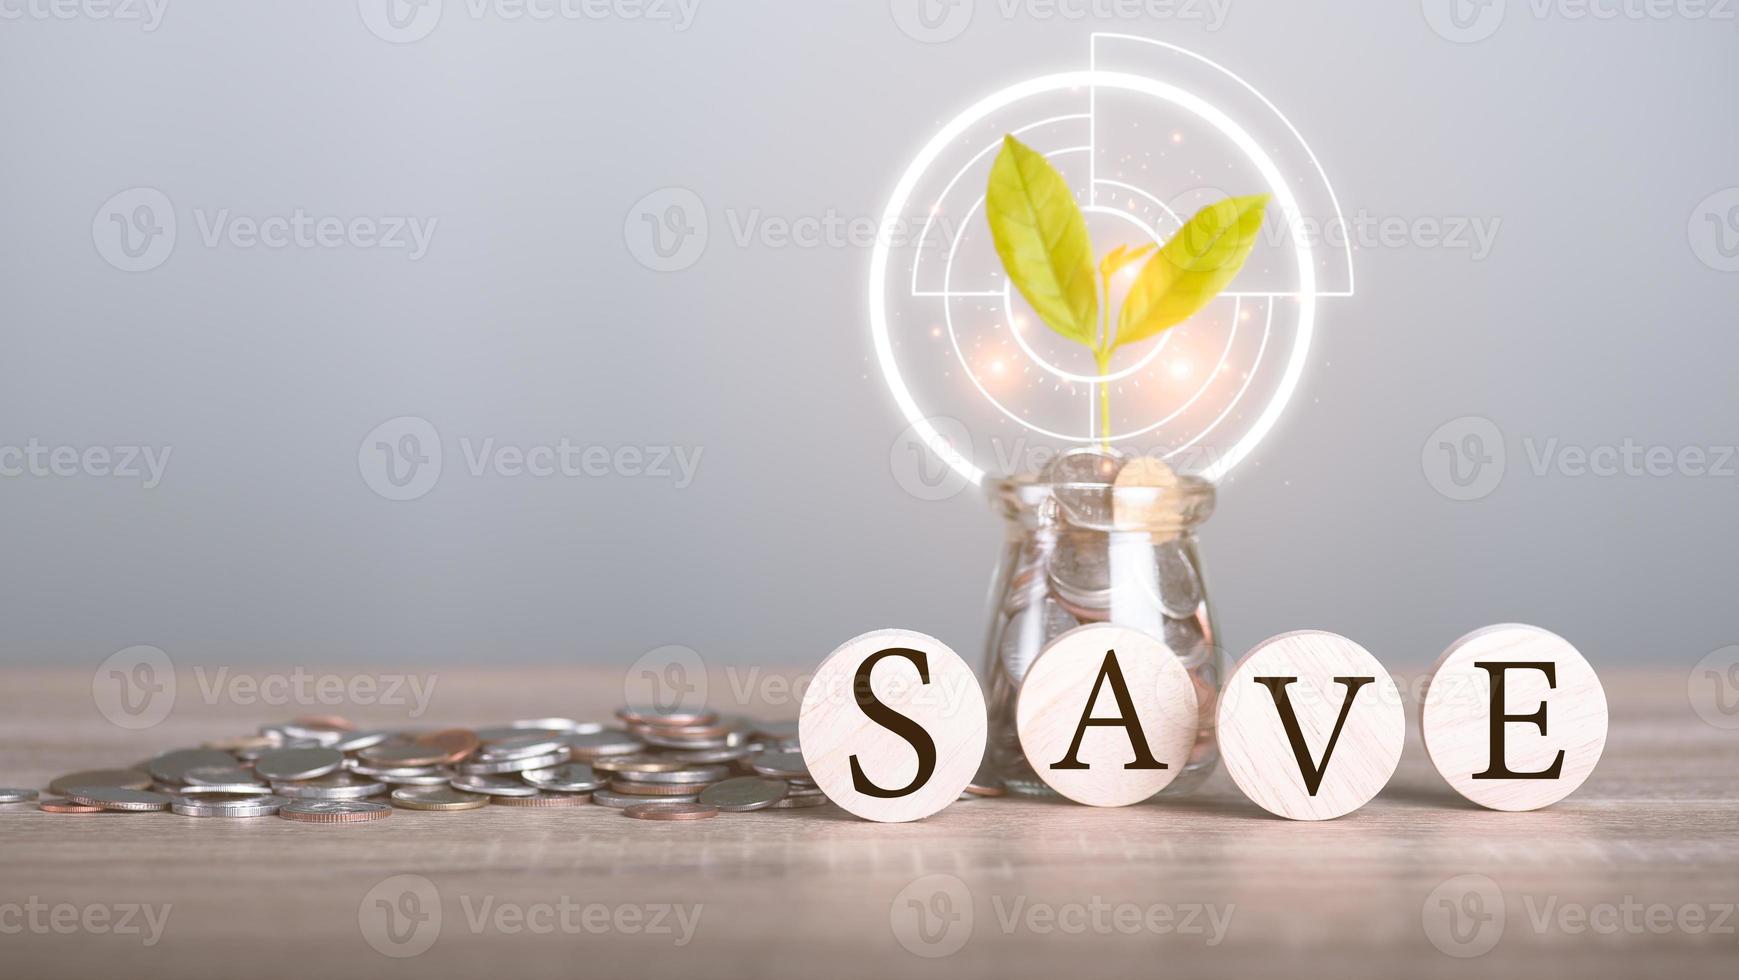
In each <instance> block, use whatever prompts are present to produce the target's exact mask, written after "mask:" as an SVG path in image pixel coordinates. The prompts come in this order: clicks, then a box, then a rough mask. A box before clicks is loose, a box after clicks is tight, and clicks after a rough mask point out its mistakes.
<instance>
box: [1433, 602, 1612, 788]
mask: <svg viewBox="0 0 1739 980" xmlns="http://www.w3.org/2000/svg"><path fill="white" fill-rule="evenodd" d="M1481 664H1485V665H1487V666H1485V667H1483V668H1482V667H1481V666H1480V665H1481ZM1501 664H1513V665H1515V666H1514V667H1510V668H1504V667H1500V666H1496V665H1501ZM1542 664H1543V665H1545V669H1541V668H1540V667H1538V666H1534V665H1542ZM1546 670H1550V671H1551V672H1552V673H1551V674H1550V675H1548V674H1547V672H1546ZM1498 677H1501V684H1502V685H1503V698H1502V701H1501V703H1494V702H1495V701H1496V699H1494V698H1493V696H1492V688H1493V684H1494V683H1500V681H1494V678H1498ZM1500 711H1501V712H1502V713H1503V714H1504V715H1505V716H1507V717H1509V718H1511V719H1513V720H1511V721H1508V722H1505V723H1504V724H1503V728H1502V731H1503V744H1502V746H1501V751H1499V750H1498V749H1499V747H1494V746H1493V744H1492V743H1493V735H1492V722H1493V717H1492V716H1493V715H1494V714H1495V713H1497V712H1500ZM1606 729H1607V707H1606V692H1605V690H1604V689H1603V688H1602V686H1601V684H1600V678H1599V677H1598V676H1597V675H1596V674H1595V672H1594V668H1593V667H1592V666H1590V665H1589V663H1588V661H1587V660H1586V659H1585V658H1584V657H1583V656H1582V654H1581V653H1580V652H1578V651H1577V650H1576V648H1575V647H1573V646H1571V645H1570V643H1569V641H1567V640H1565V639H1564V638H1563V637H1561V636H1558V635H1557V634H1555V633H1550V632H1547V631H1546V630H1543V629H1540V628H1538V627H1535V626H1521V625H1514V624H1505V625H1499V626H1488V627H1486V628H1484V629H1479V630H1475V631H1473V632H1472V633H1469V634H1467V635H1466V636H1464V637H1462V638H1461V639H1459V640H1456V641H1455V642H1454V643H1453V644H1451V645H1450V647H1449V649H1448V650H1445V651H1444V653H1443V656H1442V657H1440V658H1438V661H1437V664H1436V666H1435V668H1434V669H1433V670H1432V672H1431V679H1430V688H1429V690H1428V691H1427V693H1426V696H1425V704H1424V706H1423V707H1422V709H1421V711H1420V721H1419V730H1420V736H1421V738H1423V739H1424V742H1425V749H1426V752H1427V753H1428V754H1429V755H1430V756H1431V761H1432V763H1433V764H1434V765H1436V767H1437V771H1438V772H1439V773H1440V774H1441V775H1442V776H1443V778H1444V780H1445V781H1446V782H1448V783H1449V785H1450V786H1452V787H1454V789H1455V791H1456V792H1458V793H1460V794H1461V795H1463V796H1465V797H1467V798H1468V799H1469V800H1472V801H1473V802H1475V803H1478V804H1479V805H1480V806H1486V807H1491V808H1492V809H1494V810H1537V809H1539V808H1541V807H1547V806H1551V805H1552V804H1554V803H1556V802H1558V801H1559V800H1561V799H1563V798H1564V797H1566V796H1569V795H1570V794H1571V793H1574V792H1575V791H1576V788H1577V787H1579V786H1581V785H1582V782H1583V780H1585V779H1587V778H1588V775H1589V773H1592V772H1593V771H1594V767H1595V765H1597V764H1598V763H1599V762H1600V754H1601V752H1602V751H1604V750H1605V748H1606ZM1503 772H1508V773H1513V774H1515V776H1516V777H1518V778H1493V776H1494V774H1497V773H1503ZM1529 773H1545V774H1549V775H1542V776H1538V777H1529V776H1527V775H1526V774H1529Z"/></svg>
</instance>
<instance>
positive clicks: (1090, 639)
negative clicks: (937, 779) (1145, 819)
mask: <svg viewBox="0 0 1739 980" xmlns="http://www.w3.org/2000/svg"><path fill="white" fill-rule="evenodd" d="M1199 724H1200V723H1199V720H1198V717H1197V715H1196V689H1195V684H1194V683H1192V682H1191V681H1190V675H1189V672H1188V671H1186V670H1184V667H1183V664H1182V663H1180V662H1179V661H1178V658H1177V655H1176V654H1174V653H1172V652H1171V650H1170V649H1169V648H1168V647H1167V646H1166V645H1165V644H1164V643H1161V642H1160V641H1159V640H1156V639H1154V638H1153V637H1152V636H1150V635H1148V634H1146V633H1142V632H1139V631H1137V630H1132V629H1129V628H1127V627H1123V626H1113V625H1110V624H1108V623H1096V624H1093V625H1090V626H1080V627H1077V628H1075V629H1072V630H1070V631H1068V632H1067V633H1064V634H1063V635H1062V636H1059V637H1057V638H1056V639H1054V640H1052V641H1051V642H1050V643H1049V645H1047V646H1046V647H1045V649H1044V650H1043V651H1042V652H1041V653H1040V654H1039V655H1038V657H1037V658H1036V659H1034V660H1033V662H1032V666H1031V667H1029V668H1027V675H1026V678H1025V679H1024V680H1023V681H1022V682H1021V689H1020V700H1019V702H1018V703H1016V705H1015V727H1016V729H1017V731H1018V732H1019V734H1020V747H1021V751H1022V752H1024V753H1026V758H1027V762H1028V763H1029V764H1031V765H1032V767H1033V771H1034V772H1036V773H1038V775H1039V778H1040V779H1043V780H1044V781H1045V784H1046V785H1047V786H1049V787H1050V788H1052V789H1054V790H1056V791H1057V792H1058V793H1061V794H1062V795H1064V796H1066V797H1068V798H1069V799H1071V800H1074V801H1075V802H1077V803H1086V804H1089V805H1091V806H1128V805H1129V804H1131V803H1139V802H1141V801H1142V800H1145V799H1147V798H1148V797H1150V796H1152V795H1153V794H1155V793H1157V792H1159V791H1160V790H1162V789H1164V788H1165V787H1166V786H1167V785H1169V784H1170V783H1171V781H1172V780H1173V779H1176V778H1177V775H1178V772H1179V771H1180V770H1182V768H1183V766H1184V763H1186V762H1188V761H1189V757H1190V750H1191V749H1192V748H1193V747H1194V746H1195V742H1196V731H1197V728H1198V727H1199Z"/></svg>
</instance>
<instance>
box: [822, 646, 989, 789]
mask: <svg viewBox="0 0 1739 980" xmlns="http://www.w3.org/2000/svg"><path fill="white" fill-rule="evenodd" d="M987 728H988V720H987V718H986V715H985V709H984V691H983V690H982V689H981V688H980V687H979V686H978V678H976V677H974V676H973V674H972V668H971V667H968V666H966V662H965V661H964V660H961V659H960V657H959V656H958V655H957V654H955V652H954V651H953V650H950V649H949V648H948V646H947V644H945V643H943V642H942V641H941V640H938V639H936V638H935V637H931V636H925V635H924V634H923V633H915V632H912V631H911V630H876V631H875V632H871V633H865V634H863V635H862V636H859V637H856V638H855V639H852V640H848V641H847V642H846V643H845V644H844V645H842V646H841V647H840V648H839V649H837V650H835V651H833V653H831V654H829V655H828V657H827V659H826V660H825V661H823V662H822V664H821V667H820V668H818V669H817V670H816V672H815V677H814V679H813V680H812V681H811V682H810V684H809V690H807V691H806V692H804V695H803V709H802V714H801V715H799V716H798V722H797V738H798V741H799V742H800V743H801V745H802V749H803V761H804V763H806V764H807V765H808V767H809V774H810V776H811V777H813V778H814V780H815V784H816V785H817V786H819V787H821V791H822V792H823V793H825V794H827V798H828V799H829V800H832V801H833V802H834V803H837V804H839V805H840V806H841V807H842V808H844V809H845V810H846V811H847V812H849V813H852V814H854V815H856V816H859V817H862V818H864V819H865V820H877V821H882V822H885V823H896V822H901V821H906V820H918V819H922V818H924V817H927V816H930V815H931V814H933V813H936V812H937V811H939V810H941V809H942V808H943V807H946V806H947V805H948V804H950V803H952V802H954V801H955V800H957V799H959V798H960V794H961V793H962V792H963V791H964V790H965V789H966V785H967V784H968V783H969V782H971V781H972V777H973V776H974V775H975V774H977V772H978V767H979V765H980V764H981V763H982V762H983V761H984V743H985V738H986V731H987Z"/></svg>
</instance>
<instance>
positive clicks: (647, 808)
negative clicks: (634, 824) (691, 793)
mask: <svg viewBox="0 0 1739 980" xmlns="http://www.w3.org/2000/svg"><path fill="white" fill-rule="evenodd" d="M622 815H623V816H626V817H633V818H634V819H635V820H705V819H707V818H708V817H716V816H718V815H719V808H718V807H716V806H707V805H706V804H703V803H636V804H634V805H633V806H630V807H626V808H624V809H623V810H622Z"/></svg>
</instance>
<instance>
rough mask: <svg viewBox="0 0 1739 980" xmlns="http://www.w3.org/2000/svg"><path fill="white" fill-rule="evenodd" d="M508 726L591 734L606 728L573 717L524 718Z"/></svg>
mask: <svg viewBox="0 0 1739 980" xmlns="http://www.w3.org/2000/svg"><path fill="white" fill-rule="evenodd" d="M507 727H508V728H513V729H534V730H536V731H541V732H562V733H564V734H569V735H572V734H575V733H580V732H583V733H585V734H588V735H590V734H596V733H598V732H601V731H603V730H604V726H603V725H602V724H600V723H599V722H595V721H575V720H573V719H572V718H522V719H520V720H519V721H510V722H508V723H507ZM478 737H479V738H481V737H482V736H478Z"/></svg>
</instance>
